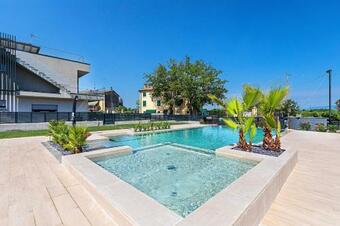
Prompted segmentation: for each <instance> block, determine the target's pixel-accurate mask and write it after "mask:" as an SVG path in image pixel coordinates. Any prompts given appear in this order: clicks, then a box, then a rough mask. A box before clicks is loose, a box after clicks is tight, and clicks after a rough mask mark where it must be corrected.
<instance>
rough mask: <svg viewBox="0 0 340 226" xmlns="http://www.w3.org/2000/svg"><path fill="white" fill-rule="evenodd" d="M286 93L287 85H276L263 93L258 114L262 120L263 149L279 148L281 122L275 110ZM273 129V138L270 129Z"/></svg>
mask: <svg viewBox="0 0 340 226" xmlns="http://www.w3.org/2000/svg"><path fill="white" fill-rule="evenodd" d="M287 95H288V87H278V88H274V89H271V90H270V91H269V92H268V93H266V94H263V98H262V101H261V103H260V105H259V110H260V114H261V115H262V117H263V121H264V127H263V132H264V137H263V142H262V146H263V148H264V149H271V150H279V149H281V142H280V135H281V134H280V133H281V124H280V120H279V118H278V117H277V116H275V113H276V111H277V110H278V109H279V108H280V106H281V105H282V101H283V100H284V98H285V97H286V96H287ZM272 129H275V132H276V137H275V140H274V139H273V137H272V134H271V131H272Z"/></svg>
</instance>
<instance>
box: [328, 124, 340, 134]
mask: <svg viewBox="0 0 340 226" xmlns="http://www.w3.org/2000/svg"><path fill="white" fill-rule="evenodd" d="M337 129H338V126H337V125H328V131H329V132H331V133H336V130H337Z"/></svg>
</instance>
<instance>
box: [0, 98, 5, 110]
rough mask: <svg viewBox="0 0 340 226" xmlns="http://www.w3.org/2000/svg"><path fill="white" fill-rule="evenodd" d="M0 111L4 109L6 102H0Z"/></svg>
mask: <svg viewBox="0 0 340 226" xmlns="http://www.w3.org/2000/svg"><path fill="white" fill-rule="evenodd" d="M0 109H6V101H5V100H0Z"/></svg>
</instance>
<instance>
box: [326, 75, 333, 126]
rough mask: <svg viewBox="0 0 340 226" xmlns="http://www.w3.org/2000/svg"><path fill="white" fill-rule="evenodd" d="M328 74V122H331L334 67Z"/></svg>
mask: <svg viewBox="0 0 340 226" xmlns="http://www.w3.org/2000/svg"><path fill="white" fill-rule="evenodd" d="M326 73H327V74H328V124H329V123H331V112H332V86H331V84H332V69H329V70H327V71H326Z"/></svg>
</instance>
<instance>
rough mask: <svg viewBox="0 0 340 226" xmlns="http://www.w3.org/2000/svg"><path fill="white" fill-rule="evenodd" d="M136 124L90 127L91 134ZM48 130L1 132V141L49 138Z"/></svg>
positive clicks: (126, 127)
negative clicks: (16, 138) (38, 137)
mask: <svg viewBox="0 0 340 226" xmlns="http://www.w3.org/2000/svg"><path fill="white" fill-rule="evenodd" d="M134 126H135V124H126V125H107V126H94V127H88V129H89V131H90V132H94V131H104V130H115V129H128V128H133V127H134ZM47 135H48V132H47V129H44V130H28V131H24V130H11V131H5V132H0V139H5V138H15V137H35V136H47Z"/></svg>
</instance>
